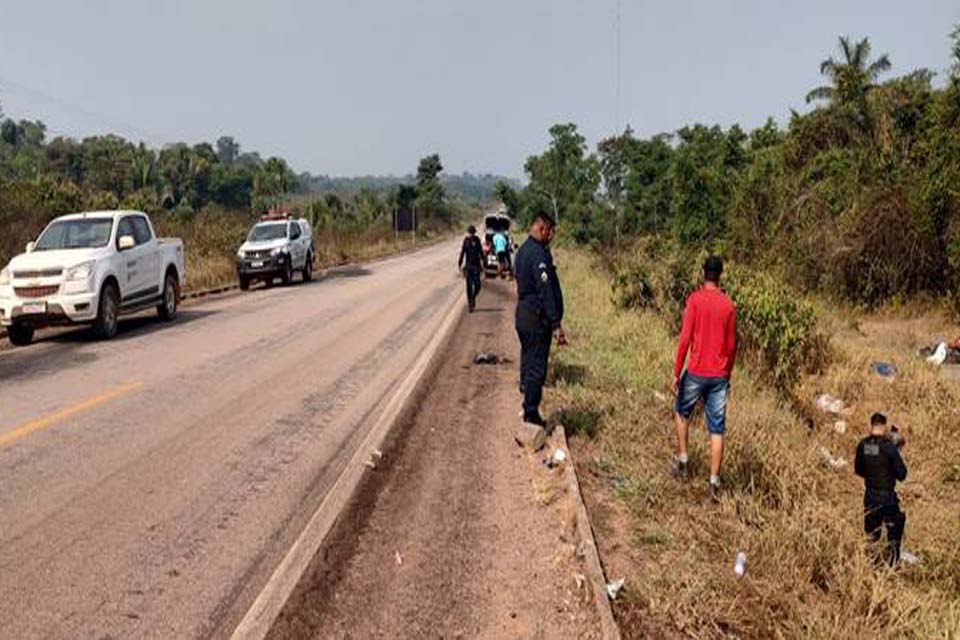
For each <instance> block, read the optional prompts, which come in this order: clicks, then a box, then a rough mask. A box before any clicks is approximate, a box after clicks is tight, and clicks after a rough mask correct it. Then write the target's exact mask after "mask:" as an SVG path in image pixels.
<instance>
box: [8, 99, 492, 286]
mask: <svg viewBox="0 0 960 640" xmlns="http://www.w3.org/2000/svg"><path fill="white" fill-rule="evenodd" d="M496 181H497V178H496V177H494V176H489V175H485V176H474V175H471V174H461V175H455V176H448V175H445V174H443V165H442V163H441V160H440V157H439V156H438V155H436V154H433V155H429V156H426V157H424V158H423V159H422V160H421V161H420V163H419V165H418V167H417V171H416V173H415V174H411V175H408V176H405V177H399V178H394V177H376V176H370V177H366V178H330V177H328V176H312V175H310V174H308V173H301V174H296V173H294V171H293V170H292V169H291V168H290V166H289V165H288V164H287V162H286V161H285V160H283V159H282V158H277V157H271V158H267V159H263V158H262V157H261V156H260V154H258V153H257V152H255V151H243V150H242V149H241V147H240V144H239V143H238V142H237V141H236V140H235V139H234V138H232V137H229V136H224V137H221V138H219V139H218V140H217V141H216V142H215V143H213V144H210V143H205V142H204V143H199V144H192V145H190V144H186V143H182V142H181V143H175V144H170V145H166V146H164V147H163V148H162V149H153V148H150V147H148V146H146V145H144V144H143V143H134V142H131V141H128V140H125V139H124V138H122V137H120V136H116V135H99V136H91V137H87V138H84V139H82V140H75V139H72V138H68V137H64V136H57V137H54V138H53V139H48V135H47V128H46V125H45V124H44V123H42V122H39V121H30V120H13V119H11V118H4V117H3V112H2V110H0V230H2V233H0V265H5V264H6V263H7V261H9V259H10V258H11V257H13V256H14V255H16V254H17V253H19V252H21V251H23V247H24V245H25V244H26V243H27V242H28V241H30V240H34V239H36V237H37V235H38V234H39V232H40V231H41V230H42V229H43V227H44V226H45V225H46V224H47V223H48V222H49V221H50V220H51V219H52V218H54V217H56V216H58V215H63V214H66V213H74V212H77V211H83V210H93V209H114V208H118V207H123V208H131V209H139V210H142V211H145V212H147V213H148V214H150V215H151V218H152V220H153V222H154V224H155V225H156V226H157V227H158V232H159V233H161V234H163V235H176V236H179V237H183V239H184V242H185V247H186V256H187V260H188V265H189V275H188V283H189V286H190V287H192V288H197V287H204V286H209V285H213V284H222V283H223V282H226V281H230V280H232V279H233V278H234V277H235V276H234V268H233V260H234V254H235V252H236V249H237V247H238V246H239V245H240V243H241V242H242V240H243V238H244V237H245V235H246V233H247V231H248V230H249V228H250V226H251V225H252V224H253V222H254V221H255V220H256V219H257V217H258V216H259V215H260V214H261V213H263V212H264V211H266V210H267V209H270V208H274V207H286V206H295V207H296V208H297V209H298V210H299V211H301V212H302V213H303V214H304V215H305V216H307V217H308V218H309V219H310V221H311V223H312V224H313V227H314V232H315V236H316V238H317V252H316V254H317V257H318V259H319V260H320V265H319V266H324V265H328V264H336V263H340V262H345V261H349V260H356V259H362V258H368V257H372V256H375V255H381V254H383V253H389V252H392V251H394V250H396V249H397V248H398V247H400V246H401V245H400V244H399V243H397V242H395V237H394V233H393V220H394V215H395V212H396V211H398V210H400V211H405V212H409V211H412V210H413V209H414V208H416V211H417V227H418V231H419V233H418V238H419V239H420V240H423V239H425V238H430V237H434V236H436V235H438V234H442V233H446V232H448V231H449V230H450V229H451V228H452V227H453V226H455V225H456V224H457V223H459V221H460V220H461V219H463V218H465V217H467V216H469V215H473V213H474V212H475V211H476V210H477V208H478V207H479V205H480V204H481V203H482V202H485V201H489V200H490V199H491V197H492V193H493V187H494V184H495V183H496Z"/></svg>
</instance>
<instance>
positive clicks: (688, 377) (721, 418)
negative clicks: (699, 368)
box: [676, 372, 730, 436]
mask: <svg viewBox="0 0 960 640" xmlns="http://www.w3.org/2000/svg"><path fill="white" fill-rule="evenodd" d="M729 387H730V381H729V380H727V379H726V378H705V377H701V376H695V375H693V374H692V373H687V372H684V373H683V375H682V376H680V383H679V384H678V385H677V407H676V409H677V413H679V414H680V416H681V417H682V418H684V419H687V418H689V417H690V414H692V413H693V409H694V407H696V406H697V402H698V401H699V400H703V413H704V415H705V416H706V418H707V431H709V432H710V433H711V434H713V435H718V436H722V435H723V432H724V431H725V429H726V414H727V389H728V388H729Z"/></svg>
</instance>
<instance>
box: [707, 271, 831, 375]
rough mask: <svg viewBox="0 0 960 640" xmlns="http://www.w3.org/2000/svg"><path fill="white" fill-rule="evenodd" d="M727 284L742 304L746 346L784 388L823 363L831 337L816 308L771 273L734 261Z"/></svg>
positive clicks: (739, 307) (736, 301) (743, 344)
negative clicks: (819, 322)
mask: <svg viewBox="0 0 960 640" xmlns="http://www.w3.org/2000/svg"><path fill="white" fill-rule="evenodd" d="M723 287H724V290H725V291H726V292H727V294H728V295H729V296H730V298H731V299H732V300H733V302H734V304H735V305H736V306H737V336H738V341H739V344H740V351H741V352H744V353H746V355H747V356H748V357H753V358H754V359H755V360H756V361H757V363H758V364H759V365H760V369H761V372H762V373H763V374H765V375H766V376H769V378H770V379H771V380H772V381H773V382H774V383H775V384H776V386H777V387H778V388H780V389H781V390H789V389H790V388H792V386H793V384H794V383H795V382H796V381H797V380H798V378H799V376H800V374H801V373H804V372H806V371H809V370H811V369H814V368H816V367H817V366H819V365H820V364H821V363H822V361H823V359H824V356H825V352H826V346H827V343H826V339H825V338H824V337H823V336H822V335H821V334H820V333H819V332H818V331H817V317H816V312H815V311H814V310H813V307H812V306H810V305H809V304H807V303H806V302H804V301H803V300H801V299H799V298H798V297H797V295H796V294H795V293H794V292H793V291H791V290H790V289H788V288H787V287H785V286H784V285H783V284H782V283H781V282H779V281H778V280H776V279H775V278H773V277H772V276H770V275H769V274H767V273H763V272H759V271H752V270H749V269H747V268H745V267H741V266H736V265H734V266H731V267H730V268H728V269H727V271H726V273H725V274H724V278H723Z"/></svg>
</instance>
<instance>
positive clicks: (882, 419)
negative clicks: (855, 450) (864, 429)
mask: <svg viewBox="0 0 960 640" xmlns="http://www.w3.org/2000/svg"><path fill="white" fill-rule="evenodd" d="M879 424H887V416H885V415H883V414H882V413H880V412H879V411H878V412H877V413H875V414H873V415H872V416H870V426H871V427H873V426H876V425H879Z"/></svg>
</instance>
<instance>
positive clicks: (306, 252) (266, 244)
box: [237, 211, 314, 291]
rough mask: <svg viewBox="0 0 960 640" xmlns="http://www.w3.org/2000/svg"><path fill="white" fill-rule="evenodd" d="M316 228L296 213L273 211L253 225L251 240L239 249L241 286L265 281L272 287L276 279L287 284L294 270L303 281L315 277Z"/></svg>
mask: <svg viewBox="0 0 960 640" xmlns="http://www.w3.org/2000/svg"><path fill="white" fill-rule="evenodd" d="M313 257H314V250H313V229H312V228H311V227H310V223H309V222H307V221H306V220H304V219H303V218H298V217H297V216H296V215H295V214H293V213H292V212H286V211H270V212H268V213H266V214H264V215H263V216H262V217H261V218H260V221H259V222H257V223H256V224H255V225H253V228H252V229H250V233H249V234H247V240H246V242H244V243H243V244H242V245H240V248H239V249H238V250H237V278H238V280H239V281H240V289H242V290H243V291H246V290H247V289H249V288H250V284H251V283H252V282H255V281H258V280H259V281H261V282H264V283H266V284H267V286H270V285H272V284H273V281H274V280H275V279H276V278H279V279H280V281H281V282H282V283H283V284H285V285H287V284H290V283H291V282H293V274H294V272H297V271H299V272H300V273H301V274H303V281H304V282H310V281H311V280H313Z"/></svg>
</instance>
